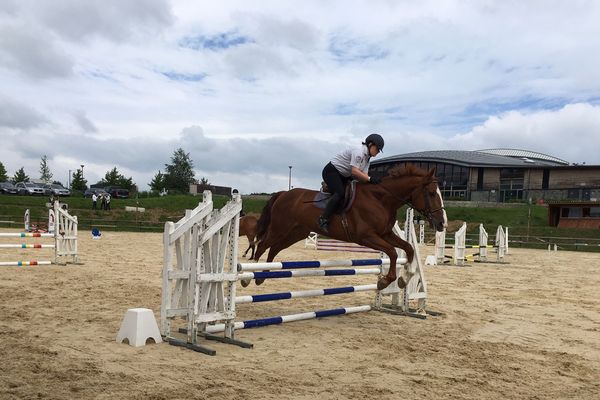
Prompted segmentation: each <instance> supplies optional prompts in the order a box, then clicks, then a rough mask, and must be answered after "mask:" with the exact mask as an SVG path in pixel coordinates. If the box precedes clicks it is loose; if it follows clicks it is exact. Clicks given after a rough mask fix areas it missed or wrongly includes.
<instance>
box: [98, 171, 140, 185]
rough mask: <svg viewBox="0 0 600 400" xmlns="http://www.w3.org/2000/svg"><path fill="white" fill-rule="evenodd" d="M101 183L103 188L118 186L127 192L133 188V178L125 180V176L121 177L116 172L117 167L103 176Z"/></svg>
mask: <svg viewBox="0 0 600 400" xmlns="http://www.w3.org/2000/svg"><path fill="white" fill-rule="evenodd" d="M101 182H102V184H103V185H104V186H118V187H121V188H123V189H129V190H131V188H132V186H133V178H131V177H129V178H125V176H123V175H121V174H120V173H119V171H117V167H114V168H113V169H111V170H110V171H108V172H107V173H106V174H105V175H104V179H102V181H101Z"/></svg>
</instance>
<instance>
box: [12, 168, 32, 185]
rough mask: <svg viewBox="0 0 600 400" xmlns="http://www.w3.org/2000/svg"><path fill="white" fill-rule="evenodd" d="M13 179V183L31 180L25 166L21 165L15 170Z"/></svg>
mask: <svg viewBox="0 0 600 400" xmlns="http://www.w3.org/2000/svg"><path fill="white" fill-rule="evenodd" d="M12 181H13V183H17V182H29V177H28V176H27V174H26V173H25V168H24V167H21V168H20V169H19V170H18V171H17V172H15V176H13V178H12Z"/></svg>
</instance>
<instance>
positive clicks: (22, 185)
mask: <svg viewBox="0 0 600 400" xmlns="http://www.w3.org/2000/svg"><path fill="white" fill-rule="evenodd" d="M15 188H16V189H17V193H18V194H20V195H29V196H33V195H40V196H43V195H44V194H45V191H44V188H43V187H41V186H40V185H38V184H36V183H32V182H17V184H16V185H15Z"/></svg>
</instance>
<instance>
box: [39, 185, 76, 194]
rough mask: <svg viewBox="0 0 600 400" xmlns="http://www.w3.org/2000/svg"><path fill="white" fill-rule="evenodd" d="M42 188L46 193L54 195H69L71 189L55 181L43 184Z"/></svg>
mask: <svg viewBox="0 0 600 400" xmlns="http://www.w3.org/2000/svg"><path fill="white" fill-rule="evenodd" d="M44 190H45V192H46V194H47V195H51V194H53V195H55V196H70V195H71V191H70V190H69V189H65V188H64V187H62V186H61V185H59V184H57V183H47V184H45V185H44Z"/></svg>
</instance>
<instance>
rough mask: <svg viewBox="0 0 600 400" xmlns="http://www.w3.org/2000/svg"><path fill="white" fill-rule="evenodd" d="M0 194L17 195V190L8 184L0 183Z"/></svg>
mask: <svg viewBox="0 0 600 400" xmlns="http://www.w3.org/2000/svg"><path fill="white" fill-rule="evenodd" d="M0 194H17V189H16V188H15V185H13V184H12V183H10V182H0Z"/></svg>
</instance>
